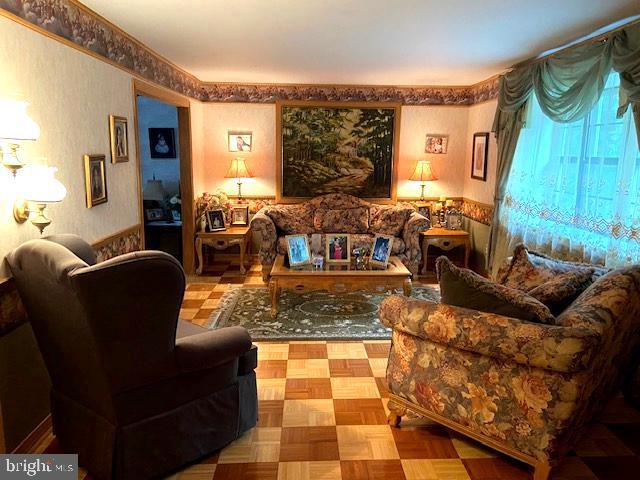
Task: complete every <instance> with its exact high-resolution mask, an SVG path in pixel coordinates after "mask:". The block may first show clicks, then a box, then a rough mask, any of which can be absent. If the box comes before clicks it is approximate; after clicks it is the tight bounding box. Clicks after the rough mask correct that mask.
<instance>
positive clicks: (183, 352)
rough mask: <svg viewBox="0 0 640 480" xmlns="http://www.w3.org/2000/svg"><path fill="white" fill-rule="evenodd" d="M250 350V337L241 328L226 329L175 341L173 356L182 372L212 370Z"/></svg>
mask: <svg viewBox="0 0 640 480" xmlns="http://www.w3.org/2000/svg"><path fill="white" fill-rule="evenodd" d="M249 350H251V337H250V336H249V332H247V331H246V330H245V329H244V328H242V327H227V328H221V329H219V330H211V331H209V332H205V333H199V334H197V335H190V336H188V337H183V338H180V339H178V340H177V341H176V348H175V355H176V361H177V363H178V366H179V368H180V370H181V371H182V372H193V371H196V370H205V369H207V368H213V367H216V366H218V365H222V364H223V363H227V362H229V361H230V360H233V359H235V358H238V357H240V356H241V355H243V354H245V353H246V352H248V351H249Z"/></svg>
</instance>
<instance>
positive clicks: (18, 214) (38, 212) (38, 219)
mask: <svg viewBox="0 0 640 480" xmlns="http://www.w3.org/2000/svg"><path fill="white" fill-rule="evenodd" d="M35 207H36V208H35V209H32V208H29V204H28V202H16V203H15V205H14V206H13V218H15V220H16V222H18V223H24V222H26V221H27V220H29V215H30V214H31V213H32V212H33V213H35V215H34V216H33V218H32V219H31V223H33V224H34V225H35V226H36V227H37V228H38V230H40V235H42V233H43V232H44V229H45V228H47V227H48V226H49V225H50V224H51V220H50V219H49V218H47V216H46V215H45V214H44V209H45V208H46V207H47V204H46V203H36V204H35Z"/></svg>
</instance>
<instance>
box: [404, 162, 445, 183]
mask: <svg viewBox="0 0 640 480" xmlns="http://www.w3.org/2000/svg"><path fill="white" fill-rule="evenodd" d="M437 179H438V177H436V176H435V175H434V174H433V171H432V170H431V162H430V161H429V160H420V161H418V163H417V164H416V169H415V170H414V172H413V174H412V175H411V176H410V177H409V180H413V181H416V182H431V181H433V180H437Z"/></svg>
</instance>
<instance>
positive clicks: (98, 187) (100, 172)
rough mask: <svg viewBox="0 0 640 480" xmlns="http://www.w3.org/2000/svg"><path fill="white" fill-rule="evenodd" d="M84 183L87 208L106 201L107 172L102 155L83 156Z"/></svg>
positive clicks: (104, 158)
mask: <svg viewBox="0 0 640 480" xmlns="http://www.w3.org/2000/svg"><path fill="white" fill-rule="evenodd" d="M84 183H85V188H86V192H87V208H93V207H95V206H96V205H100V204H101V203H107V200H108V197H107V172H106V157H105V156H104V155H85V156H84Z"/></svg>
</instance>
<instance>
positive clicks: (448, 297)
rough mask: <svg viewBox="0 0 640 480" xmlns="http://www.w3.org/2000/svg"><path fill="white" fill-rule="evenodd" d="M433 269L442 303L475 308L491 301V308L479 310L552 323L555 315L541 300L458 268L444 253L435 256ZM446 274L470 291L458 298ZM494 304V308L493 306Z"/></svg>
mask: <svg viewBox="0 0 640 480" xmlns="http://www.w3.org/2000/svg"><path fill="white" fill-rule="evenodd" d="M436 273H437V276H438V281H439V282H440V291H441V292H442V298H443V300H442V301H443V303H447V304H450V305H456V306H460V307H466V308H478V307H476V305H483V306H484V307H486V306H487V305H488V304H491V305H494V308H493V309H491V310H489V309H484V308H483V309H481V310H483V311H489V312H490V313H503V314H505V315H506V314H507V312H509V314H510V316H513V317H515V318H520V319H525V320H529V321H532V322H534V321H535V322H542V323H549V324H553V323H555V320H556V319H555V317H554V316H553V315H552V313H551V311H550V310H549V308H548V307H547V306H546V305H544V304H543V303H542V302H541V301H539V300H537V299H535V298H534V297H532V296H530V295H527V294H526V293H525V292H522V291H520V290H516V289H515V288H509V287H505V286H504V285H500V284H499V283H494V282H492V281H491V280H487V279H486V278H484V277H481V276H480V275H478V274H477V273H475V272H473V271H471V270H468V269H466V268H458V267H456V266H455V265H454V264H453V262H451V260H449V259H448V258H447V257H444V256H442V257H438V259H437V260H436ZM446 278H450V279H452V280H453V279H457V280H460V281H462V282H463V283H464V284H465V285H466V286H467V287H468V289H469V290H470V291H471V292H470V293H471V294H470V295H466V296H462V298H459V297H460V295H457V292H455V290H456V289H457V287H455V286H453V285H451V284H450V283H449V282H448V281H447V280H446ZM454 281H455V280H454ZM482 297H483V298H482ZM494 299H495V300H494ZM496 300H498V302H496ZM496 304H497V305H498V307H497V308H495V306H496Z"/></svg>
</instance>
